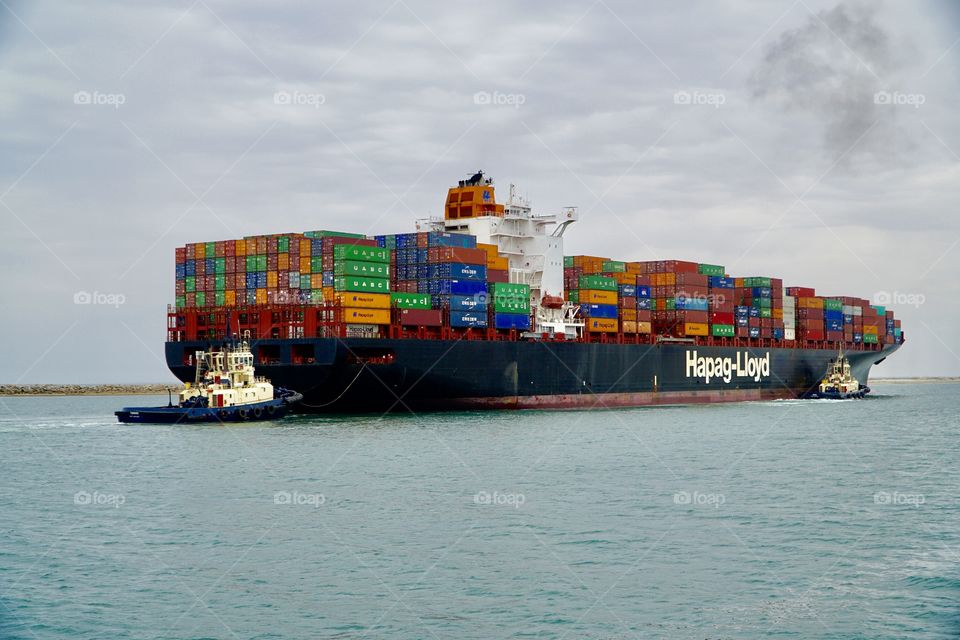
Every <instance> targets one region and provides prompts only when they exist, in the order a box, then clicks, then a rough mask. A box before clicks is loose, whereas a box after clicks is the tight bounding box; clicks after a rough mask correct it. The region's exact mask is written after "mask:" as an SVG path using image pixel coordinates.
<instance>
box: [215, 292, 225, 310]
mask: <svg viewBox="0 0 960 640" xmlns="http://www.w3.org/2000/svg"><path fill="white" fill-rule="evenodd" d="M213 298H214V300H216V305H217V306H218V307H223V306H226V304H227V295H226V294H225V293H224V292H223V291H217V292H216V293H215V294H214V296H213Z"/></svg>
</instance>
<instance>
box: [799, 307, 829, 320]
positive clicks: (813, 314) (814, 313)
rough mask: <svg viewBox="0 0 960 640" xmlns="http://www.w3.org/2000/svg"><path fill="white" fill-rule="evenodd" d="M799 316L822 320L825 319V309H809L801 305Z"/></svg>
mask: <svg viewBox="0 0 960 640" xmlns="http://www.w3.org/2000/svg"><path fill="white" fill-rule="evenodd" d="M797 318H805V319H807V320H820V321H821V322H822V321H823V309H807V308H805V307H801V308H800V309H797Z"/></svg>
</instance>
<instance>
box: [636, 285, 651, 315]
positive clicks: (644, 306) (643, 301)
mask: <svg viewBox="0 0 960 640" xmlns="http://www.w3.org/2000/svg"><path fill="white" fill-rule="evenodd" d="M637 290H639V287H637ZM651 310H653V300H652V299H651V298H637V311H651Z"/></svg>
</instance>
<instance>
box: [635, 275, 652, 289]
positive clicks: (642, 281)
mask: <svg viewBox="0 0 960 640" xmlns="http://www.w3.org/2000/svg"><path fill="white" fill-rule="evenodd" d="M637 286H638V287H649V286H650V276H649V275H646V274H645V275H642V276H637Z"/></svg>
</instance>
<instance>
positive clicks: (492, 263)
mask: <svg viewBox="0 0 960 640" xmlns="http://www.w3.org/2000/svg"><path fill="white" fill-rule="evenodd" d="M487 268H488V269H495V270H497V271H506V270H507V269H509V268H510V259H509V258H507V257H506V256H497V257H495V258H490V257H488V258H487Z"/></svg>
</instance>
